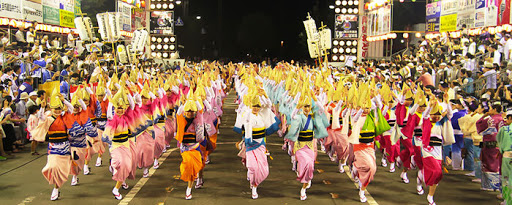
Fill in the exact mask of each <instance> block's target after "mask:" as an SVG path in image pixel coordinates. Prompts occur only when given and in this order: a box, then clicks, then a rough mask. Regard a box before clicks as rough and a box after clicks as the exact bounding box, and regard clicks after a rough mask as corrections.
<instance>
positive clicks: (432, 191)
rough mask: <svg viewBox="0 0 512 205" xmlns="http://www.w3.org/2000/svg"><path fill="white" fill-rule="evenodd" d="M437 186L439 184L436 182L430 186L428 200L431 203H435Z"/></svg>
mask: <svg viewBox="0 0 512 205" xmlns="http://www.w3.org/2000/svg"><path fill="white" fill-rule="evenodd" d="M436 188H437V184H434V185H432V186H430V187H429V190H428V196H427V201H428V203H429V204H430V205H432V204H435V202H434V194H435V193H436Z"/></svg>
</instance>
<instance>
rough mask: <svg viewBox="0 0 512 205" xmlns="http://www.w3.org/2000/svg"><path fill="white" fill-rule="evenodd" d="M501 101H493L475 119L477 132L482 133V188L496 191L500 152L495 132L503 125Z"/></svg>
mask: <svg viewBox="0 0 512 205" xmlns="http://www.w3.org/2000/svg"><path fill="white" fill-rule="evenodd" d="M501 109H502V107H501V103H500V102H494V103H492V105H491V106H490V107H489V111H488V112H486V113H485V114H484V116H483V117H482V118H480V119H479V120H478V121H476V128H477V130H478V133H480V134H481V135H483V137H484V138H483V146H482V152H481V159H482V190H485V191H496V190H499V188H500V174H499V172H500V161H501V154H500V153H499V148H498V147H497V145H496V143H497V142H496V134H498V131H499V129H500V128H501V127H503V126H504V125H505V123H504V121H503V117H502V116H501Z"/></svg>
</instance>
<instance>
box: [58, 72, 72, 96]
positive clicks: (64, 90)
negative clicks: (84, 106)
mask: <svg viewBox="0 0 512 205" xmlns="http://www.w3.org/2000/svg"><path fill="white" fill-rule="evenodd" d="M62 79H63V80H62V81H61V82H60V93H61V94H62V95H63V96H64V97H65V98H66V99H69V97H68V96H69V89H70V87H69V83H68V81H69V76H67V75H66V76H65V77H63V78H62Z"/></svg>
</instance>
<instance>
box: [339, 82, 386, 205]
mask: <svg viewBox="0 0 512 205" xmlns="http://www.w3.org/2000/svg"><path fill="white" fill-rule="evenodd" d="M374 89H375V86H374V84H373V82H371V83H370V85H367V84H366V83H363V82H361V85H360V86H359V87H358V88H357V93H362V95H360V96H357V94H356V85H352V87H351V88H350V91H349V93H348V98H349V100H348V102H351V103H352V106H354V107H356V109H355V111H356V114H355V116H353V117H352V116H351V120H352V121H351V124H352V134H351V136H350V137H349V142H350V143H352V144H353V150H354V162H353V163H352V166H353V167H352V176H353V178H354V179H356V182H358V183H359V199H360V201H361V202H363V203H364V202H366V201H367V199H366V196H365V191H366V188H367V187H368V185H369V184H370V182H371V180H373V177H374V175H375V172H376V171H377V164H376V159H375V143H374V141H375V136H378V135H381V134H382V133H383V132H384V131H385V130H389V125H387V126H386V124H387V121H386V120H385V118H384V116H383V115H382V114H381V113H379V112H381V111H380V109H378V108H379V107H382V106H381V102H380V99H378V98H375V99H374V100H373V101H372V98H374V97H375V96H376V95H375V92H376V91H375V90H374ZM357 108H360V109H357ZM379 118H381V119H379ZM376 122H379V123H383V124H379V125H377V124H376ZM384 123H386V124H384ZM378 126H380V127H378ZM384 127H387V128H384Z"/></svg>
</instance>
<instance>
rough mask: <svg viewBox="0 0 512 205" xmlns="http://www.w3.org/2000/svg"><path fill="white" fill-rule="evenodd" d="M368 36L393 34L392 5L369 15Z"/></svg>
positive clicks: (370, 12) (373, 11)
mask: <svg viewBox="0 0 512 205" xmlns="http://www.w3.org/2000/svg"><path fill="white" fill-rule="evenodd" d="M366 19H367V20H368V22H367V23H368V28H367V31H366V32H367V34H368V36H378V35H383V34H386V33H389V32H391V5H387V6H385V7H381V8H379V9H376V10H372V11H369V12H368V14H367V18H366Z"/></svg>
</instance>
